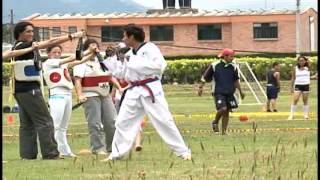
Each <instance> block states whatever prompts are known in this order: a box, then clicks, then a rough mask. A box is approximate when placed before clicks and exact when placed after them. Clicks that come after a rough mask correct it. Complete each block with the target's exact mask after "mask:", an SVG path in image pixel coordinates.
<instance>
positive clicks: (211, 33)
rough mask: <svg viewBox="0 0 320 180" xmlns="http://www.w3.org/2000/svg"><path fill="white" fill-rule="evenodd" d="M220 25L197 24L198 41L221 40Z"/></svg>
mask: <svg viewBox="0 0 320 180" xmlns="http://www.w3.org/2000/svg"><path fill="white" fill-rule="evenodd" d="M221 39H222V25H221V24H201V25H200V24H199V25H198V40H221Z"/></svg>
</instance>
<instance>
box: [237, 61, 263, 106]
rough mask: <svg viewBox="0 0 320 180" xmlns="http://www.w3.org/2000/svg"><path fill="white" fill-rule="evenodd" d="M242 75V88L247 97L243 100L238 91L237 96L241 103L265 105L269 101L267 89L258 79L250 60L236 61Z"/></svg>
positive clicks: (240, 75)
mask: <svg viewBox="0 0 320 180" xmlns="http://www.w3.org/2000/svg"><path fill="white" fill-rule="evenodd" d="M236 65H237V67H238V73H239V77H240V84H241V89H242V90H243V91H244V92H245V95H246V97H245V98H244V99H243V100H242V99H241V98H240V94H239V92H238V91H236V95H235V97H236V98H237V101H238V102H239V105H264V104H265V103H266V101H267V95H266V92H265V89H264V88H263V87H262V85H261V83H260V82H259V81H258V79H257V77H256V76H255V74H254V73H253V71H252V68H251V67H250V65H249V63H248V62H239V61H238V62H236Z"/></svg>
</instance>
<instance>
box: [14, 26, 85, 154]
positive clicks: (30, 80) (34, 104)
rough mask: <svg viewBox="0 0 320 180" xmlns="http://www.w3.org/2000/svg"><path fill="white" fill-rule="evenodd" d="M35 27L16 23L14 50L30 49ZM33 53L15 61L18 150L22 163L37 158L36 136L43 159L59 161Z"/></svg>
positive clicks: (50, 42)
mask: <svg viewBox="0 0 320 180" xmlns="http://www.w3.org/2000/svg"><path fill="white" fill-rule="evenodd" d="M33 30H34V26H33V24H32V23H30V22H25V21H22V22H19V23H17V24H16V26H15V28H14V38H15V39H16V42H15V43H14V46H13V50H19V49H25V48H29V47H32V44H33V36H34V33H33ZM83 35H84V32H79V33H74V34H70V35H66V36H61V37H57V38H53V39H50V40H47V41H41V42H39V43H38V48H39V49H42V48H47V47H48V46H51V45H53V44H60V43H63V42H66V41H68V40H72V39H74V38H77V37H82V36H83ZM34 56H35V52H34V51H30V52H29V53H26V54H23V55H20V56H16V57H15V58H14V68H13V69H14V78H13V80H14V82H13V86H14V88H13V89H14V97H15V99H16V101H17V103H18V105H19V118H20V129H19V143H20V144H19V147H20V157H21V158H22V159H23V160H30V159H36V158H37V155H38V148H37V136H38V137H39V142H40V149H41V154H42V158H43V159H59V152H58V150H57V143H56V141H55V139H54V127H53V120H52V117H51V116H50V113H49V111H48V107H47V105H46V103H45V101H44V98H43V95H42V92H41V90H40V82H41V81H42V77H41V76H40V69H38V68H37V67H36V63H35V61H34V60H33V59H34Z"/></svg>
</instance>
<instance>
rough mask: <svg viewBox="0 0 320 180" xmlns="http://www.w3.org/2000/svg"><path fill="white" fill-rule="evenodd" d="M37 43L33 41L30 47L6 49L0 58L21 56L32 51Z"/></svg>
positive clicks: (36, 46)
mask: <svg viewBox="0 0 320 180" xmlns="http://www.w3.org/2000/svg"><path fill="white" fill-rule="evenodd" d="M38 46H39V45H38V43H37V42H33V43H32V47H28V48H24V49H18V50H8V51H5V52H3V53H2V59H7V58H11V57H16V56H21V55H24V54H26V53H28V52H31V51H33V50H34V49H35V48H38Z"/></svg>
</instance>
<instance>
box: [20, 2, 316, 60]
mask: <svg viewBox="0 0 320 180" xmlns="http://www.w3.org/2000/svg"><path fill="white" fill-rule="evenodd" d="M299 16H300V21H301V26H300V37H301V43H300V48H301V52H311V51H313V52H314V51H317V50H318V46H317V39H318V37H317V36H318V29H317V27H318V12H317V11H316V10H314V9H313V8H309V9H306V10H303V11H301V13H300V14H299ZM23 20H25V21H30V22H32V23H33V24H34V25H35V26H36V27H38V31H39V37H40V39H42V40H43V39H48V38H51V37H54V36H58V35H60V34H61V33H63V31H69V32H74V31H79V30H81V29H85V30H86V31H87V33H88V34H89V35H94V36H98V37H96V39H97V40H98V42H100V43H101V44H100V46H101V47H102V48H101V49H105V47H106V46H107V45H109V44H113V45H114V44H117V43H118V42H119V41H120V40H121V38H122V26H124V25H126V24H129V23H135V24H137V25H140V26H142V27H143V28H144V30H145V32H146V41H153V42H155V43H156V44H158V45H159V47H160V48H161V51H162V52H163V54H164V55H166V56H178V55H212V54H215V53H217V52H213V51H210V50H199V49H192V48H178V47H172V46H171V45H183V46H198V47H210V48H225V47H229V48H233V49H238V50H249V51H250V50H252V51H272V52H295V50H296V13H295V11H293V10H261V11H253V10H252V11H249V10H248V11H241V10H237V11H218V10H215V11H200V10H196V9H191V8H190V9H164V10H148V11H147V12H143V13H110V14H103V13H100V14H80V13H78V14H53V15H49V14H38V13H37V14H33V15H31V16H29V17H26V18H24V19H23ZM63 47H64V49H65V50H64V52H66V53H71V52H74V50H75V48H76V43H74V42H67V43H65V44H63Z"/></svg>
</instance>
